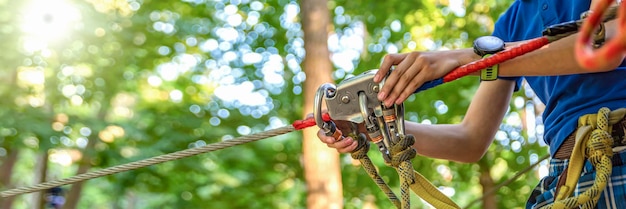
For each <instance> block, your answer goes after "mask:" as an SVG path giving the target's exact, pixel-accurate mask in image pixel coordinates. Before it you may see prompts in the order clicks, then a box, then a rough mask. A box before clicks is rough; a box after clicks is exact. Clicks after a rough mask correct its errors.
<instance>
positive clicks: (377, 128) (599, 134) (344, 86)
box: [0, 0, 626, 209]
mask: <svg viewBox="0 0 626 209" xmlns="http://www.w3.org/2000/svg"><path fill="white" fill-rule="evenodd" d="M606 2H609V3H610V2H612V1H610V0H607V1H606ZM598 8H599V9H598V10H597V11H599V12H598V13H591V15H590V16H589V19H590V20H589V21H590V22H591V23H590V24H593V25H597V24H598V22H599V20H600V19H601V21H602V22H606V21H608V20H611V19H615V16H616V13H617V7H609V8H608V10H607V13H606V14H604V15H603V11H604V9H606V5H601V6H598ZM620 8H621V10H620V17H619V21H618V22H620V25H619V26H620V28H619V31H620V33H619V34H620V36H618V38H616V39H613V40H611V41H610V42H609V43H608V44H607V46H606V49H600V50H598V54H594V55H593V56H592V55H591V53H590V49H589V47H588V46H586V44H587V43H588V42H589V40H590V39H591V35H589V34H590V33H591V32H593V29H590V27H591V26H587V25H589V24H587V22H585V25H583V23H582V22H583V19H581V20H578V21H574V22H571V23H567V24H559V25H555V26H553V27H550V28H548V29H546V30H545V31H544V33H543V36H542V37H539V38H536V39H532V40H529V41H528V42H526V43H523V44H520V45H518V46H515V47H512V48H509V49H506V50H504V51H501V52H498V53H496V54H494V55H492V56H490V57H487V58H484V59H481V60H478V61H475V62H472V63H469V64H467V65H463V66H460V67H458V68H456V69H454V70H453V71H451V72H450V73H448V74H446V75H445V76H443V77H442V78H439V79H435V80H432V81H429V82H426V83H425V84H424V85H422V86H421V87H420V88H418V89H417V90H416V91H415V93H417V92H420V91H423V90H426V89H430V88H432V87H435V86H438V85H440V84H443V83H447V82H450V81H454V80H456V79H459V78H461V77H463V76H466V75H469V74H471V73H473V72H476V71H479V70H481V69H484V68H486V67H489V66H493V65H496V64H499V63H501V62H504V61H506V60H509V59H512V58H515V57H517V56H521V55H523V54H526V53H528V52H531V51H534V50H536V49H539V48H541V47H543V46H544V45H546V44H549V43H551V42H554V41H557V40H559V39H561V38H564V37H566V36H569V35H571V34H573V33H576V32H577V31H578V30H579V28H580V26H581V25H583V29H582V31H583V32H584V33H583V34H585V35H581V38H580V40H579V44H578V45H577V56H578V57H579V60H582V62H585V63H587V64H589V63H592V64H594V62H592V61H589V59H604V58H606V59H604V60H608V59H615V57H619V56H617V55H614V54H610V53H615V52H617V51H620V50H621V51H624V50H625V48H626V44H624V43H625V42H626V41H624V40H625V39H624V38H622V39H620V38H619V37H626V32H624V31H626V30H625V29H624V28H622V27H625V28H626V17H625V16H626V6H624V5H622V6H621V7H620ZM600 17H601V18H600ZM603 32H604V31H603V27H601V28H600V30H599V31H597V32H596V34H595V35H594V44H596V45H600V44H601V43H602V42H603V41H604V40H603V37H604V33H603ZM620 44H621V45H620ZM581 47H582V48H581ZM579 48H581V49H582V52H584V53H579ZM607 53H609V54H607ZM621 55H623V53H622V54H621ZM595 56H599V57H602V58H596V57H595ZM604 60H602V61H599V63H600V64H597V63H595V64H596V65H589V66H592V67H597V66H602V65H601V64H602V63H604V62H603V61H604ZM375 73H376V71H367V72H365V73H362V74H360V75H358V76H354V77H351V78H348V79H345V80H343V81H342V82H340V83H339V85H338V86H335V85H333V84H328V83H327V84H323V85H321V86H320V87H319V89H318V91H317V93H316V95H315V97H316V100H315V104H314V117H313V118H310V119H305V120H298V121H295V122H294V123H293V124H291V125H289V126H285V127H281V128H277V129H272V130H269V131H265V132H260V133H256V134H251V135H246V136H242V137H238V138H235V139H232V140H226V141H222V142H218V143H214V144H209V145H206V146H202V147H196V148H191V149H186V150H182V151H178V152H174V153H169V154H165V155H161V156H156V157H153V158H148V159H145V160H141V161H136V162H131V163H127V164H122V165H118V166H113V167H109V168H105V169H101V170H96V171H92V172H88V173H84V174H79V175H76V176H73V177H70V178H66V179H61V180H56V181H50V182H44V183H40V184H37V185H33V186H27V187H20V188H15V189H10V190H6V191H2V192H0V197H1V198H8V197H12V196H15V195H20V194H25V193H31V192H36V191H41V190H46V189H50V188H54V187H58V186H62V185H67V184H73V183H77V182H81V181H85V180H89V179H93V178H98V177H102V176H106V175H111V174H115V173H119V172H124V171H129V170H134V169H138V168H142V167H147V166H150V165H155V164H159V163H163V162H168V161H173V160H177V159H181V158H186V157H190V156H194V155H198V154H202V153H206V152H211V151H215V150H219V149H224V148H228V147H232V146H236V145H240V144H244V143H248V142H253V141H258V140H261V139H265V138H269V137H273V136H278V135H282V134H286V133H290V132H293V131H297V130H301V129H304V128H307V127H311V126H315V125H317V126H318V127H319V128H320V129H322V130H323V131H324V133H325V134H326V135H327V136H332V137H333V138H335V139H336V140H342V139H343V137H344V134H343V133H342V131H341V130H339V129H338V128H337V125H336V124H335V121H343V122H348V123H350V124H351V130H350V131H349V132H348V133H347V134H345V135H347V136H351V137H353V138H354V139H355V140H357V142H358V146H357V147H356V149H355V150H354V151H353V152H352V153H351V155H352V157H353V158H354V159H357V160H359V161H360V162H361V165H362V166H363V168H364V169H365V171H366V172H367V174H368V175H369V176H370V177H372V179H373V180H374V182H375V183H376V185H377V186H378V187H379V188H380V189H381V190H382V191H383V192H384V193H385V194H386V195H387V197H388V198H389V199H390V201H391V202H392V203H393V204H394V205H395V206H396V207H397V208H403V209H404V208H410V191H409V189H410V190H412V191H413V192H415V193H416V194H417V195H418V196H420V197H421V198H422V199H423V200H425V201H426V202H428V203H429V204H431V205H432V206H434V207H436V208H460V207H459V206H458V205H456V203H454V202H453V201H452V200H450V198H449V197H447V196H446V195H444V194H443V193H442V192H441V191H439V190H438V189H437V188H436V187H435V186H434V185H433V184H432V183H430V182H429V181H428V180H427V179H426V178H424V177H423V176H422V175H421V174H420V173H418V172H417V171H414V170H413V166H412V163H411V159H413V158H414V157H415V156H416V151H415V149H413V148H412V145H413V143H414V140H415V139H414V136H412V135H406V134H405V130H404V106H403V104H399V105H398V104H395V105H394V106H392V107H386V106H384V105H382V103H381V102H380V101H378V99H377V96H376V95H377V93H378V91H379V89H380V87H381V85H383V83H384V81H383V83H375V82H373V76H374V75H375ZM322 102H325V104H326V106H327V109H328V113H327V114H322V112H321V107H322ZM624 112H626V111H624ZM614 117H618V116H614V114H613V113H610V114H609V113H608V109H601V110H600V112H599V113H598V116H596V117H592V116H588V117H585V119H582V120H581V124H582V128H581V129H583V130H587V131H590V130H591V129H596V130H593V132H591V139H589V140H581V141H580V142H579V141H577V145H576V148H575V150H574V153H573V154H572V157H571V159H570V161H571V163H573V165H572V169H570V171H573V172H571V173H568V176H567V178H568V179H567V182H566V184H565V186H563V188H562V189H561V191H559V195H558V199H557V200H558V201H557V202H555V203H554V205H550V206H547V207H546V208H565V207H570V206H575V205H581V204H582V205H583V206H584V207H583V208H586V207H593V206H595V204H596V202H597V198H598V197H599V192H600V191H602V189H603V188H604V187H605V186H606V182H607V178H608V175H609V174H610V173H611V164H610V160H608V161H607V159H609V158H610V156H611V155H612V152H611V149H610V148H611V145H610V142H606V141H607V135H606V133H605V132H606V131H607V129H610V127H609V126H608V125H607V121H609V122H610V121H613V120H614V119H613V118H614ZM622 117H623V114H622ZM331 118H332V120H331ZM593 121H597V122H595V123H594V122H593ZM583 122H584V123H583ZM610 123H612V122H610ZM359 125H363V126H365V129H366V133H360V132H359V131H358V130H359V129H358V126H359ZM607 127H608V128H607ZM582 133H587V132H581V134H582ZM583 135H585V136H587V135H588V134H583ZM608 137H611V136H610V135H608ZM368 138H369V140H370V141H371V142H373V143H374V144H376V145H377V146H378V150H379V151H380V152H381V153H382V156H383V159H384V161H385V163H386V164H387V165H389V166H391V167H393V168H395V169H396V171H397V172H398V175H399V177H400V182H401V183H400V194H401V196H400V198H401V199H398V197H397V196H396V195H395V193H394V192H393V191H392V190H391V188H390V187H389V185H387V184H386V183H385V181H384V180H383V179H382V177H381V176H380V175H379V174H378V172H377V170H376V167H375V166H374V164H373V163H372V161H371V159H370V158H369V157H368V155H367V151H368V150H369V142H368ZM583 138H585V137H583ZM587 138H589V137H587ZM609 141H610V140H609ZM607 147H608V148H607ZM584 158H589V160H590V161H591V162H592V163H593V164H594V166H596V168H597V170H598V177H597V181H596V182H595V183H594V187H592V189H589V190H588V192H585V193H583V194H581V195H579V196H577V197H569V196H570V195H571V193H572V191H573V188H574V186H575V184H576V182H577V180H578V177H579V176H580V175H578V174H580V168H581V167H582V162H581V161H584ZM607 163H608V164H607ZM527 170H528V171H529V170H530V169H527ZM520 175H521V174H520ZM516 176H519V175H516ZM505 183H506V182H505ZM501 185H502V184H501ZM499 186H500V185H499Z"/></svg>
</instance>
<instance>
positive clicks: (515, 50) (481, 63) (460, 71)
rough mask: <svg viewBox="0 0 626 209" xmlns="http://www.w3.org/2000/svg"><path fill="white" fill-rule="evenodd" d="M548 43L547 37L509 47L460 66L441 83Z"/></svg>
mask: <svg viewBox="0 0 626 209" xmlns="http://www.w3.org/2000/svg"><path fill="white" fill-rule="evenodd" d="M548 43H550V40H548V38H547V37H545V36H542V37H539V38H535V39H531V40H529V41H528V42H526V43H523V44H520V45H517V46H515V47H511V48H509V49H506V50H504V51H501V52H498V53H496V54H494V55H492V56H490V57H487V58H484V59H480V60H477V61H474V62H470V63H468V64H466V65H463V66H460V67H458V68H456V69H454V70H452V71H451V72H449V73H448V74H447V75H445V76H444V77H443V82H444V83H446V82H450V81H453V80H456V79H459V78H461V77H463V76H466V75H469V74H471V73H473V72H476V71H479V70H482V69H485V68H487V67H490V66H494V65H497V64H500V63H502V62H505V61H507V60H510V59H513V58H515V57H518V56H521V55H524V54H526V53H528V52H532V51H534V50H537V49H539V48H541V47H543V46H545V45H546V44H548Z"/></svg>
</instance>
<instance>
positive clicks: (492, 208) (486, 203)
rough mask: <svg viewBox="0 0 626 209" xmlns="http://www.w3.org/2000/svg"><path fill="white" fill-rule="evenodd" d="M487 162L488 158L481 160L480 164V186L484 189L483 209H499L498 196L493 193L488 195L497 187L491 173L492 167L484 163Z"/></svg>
mask: <svg viewBox="0 0 626 209" xmlns="http://www.w3.org/2000/svg"><path fill="white" fill-rule="evenodd" d="M485 160H486V157H483V159H481V160H480V162H479V163H478V165H479V167H480V168H479V170H480V179H479V182H480V185H481V186H482V187H483V199H482V201H483V209H497V208H498V202H497V200H496V194H495V193H491V194H487V192H489V191H491V190H493V189H494V187H495V183H494V181H493V177H491V173H490V172H489V171H490V170H491V167H490V166H489V164H488V163H486V162H484V161H485Z"/></svg>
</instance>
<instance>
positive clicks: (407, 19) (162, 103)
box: [0, 0, 545, 208]
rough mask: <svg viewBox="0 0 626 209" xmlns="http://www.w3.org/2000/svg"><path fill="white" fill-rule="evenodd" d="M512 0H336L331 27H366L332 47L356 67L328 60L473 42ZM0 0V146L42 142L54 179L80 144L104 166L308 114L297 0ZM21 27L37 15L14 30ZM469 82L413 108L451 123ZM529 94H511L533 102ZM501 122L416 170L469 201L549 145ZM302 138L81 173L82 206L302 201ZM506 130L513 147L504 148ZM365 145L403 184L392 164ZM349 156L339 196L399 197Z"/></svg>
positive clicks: (528, 180) (25, 178) (419, 117)
mask: <svg viewBox="0 0 626 209" xmlns="http://www.w3.org/2000/svg"><path fill="white" fill-rule="evenodd" d="M45 2H48V3H45ZM50 2H52V3H50ZM111 2H115V3H116V4H110V3H111ZM508 4H510V1H495V0H488V1H469V2H464V3H463V5H462V6H459V5H456V4H454V3H453V1H443V0H441V1H439V0H437V1H435V0H428V1H398V0H390V1H344V0H337V1H329V4H328V5H329V9H330V10H331V11H332V12H331V14H332V15H333V20H334V21H333V22H334V28H332V32H333V34H334V35H335V38H337V39H338V40H342V41H345V40H344V39H341V38H347V39H352V38H354V37H358V36H359V35H358V34H361V35H360V36H361V38H360V39H362V40H361V41H360V42H361V43H362V44H363V46H362V47H360V48H359V47H357V46H358V45H354V46H350V45H349V44H341V46H342V47H339V48H333V49H332V50H333V53H334V54H335V55H336V54H341V53H342V52H345V51H346V49H347V48H349V49H350V50H353V51H354V52H356V53H353V54H352V55H353V56H352V57H348V58H345V57H344V59H347V60H349V64H346V63H340V62H339V61H338V60H337V59H333V60H335V66H336V67H337V70H336V72H335V74H334V78H335V79H336V80H337V81H340V80H342V79H344V78H346V77H348V76H351V75H354V74H358V73H361V72H363V71H366V70H370V69H376V68H378V64H379V63H380V62H379V61H380V60H381V59H382V57H383V56H384V55H385V54H387V53H396V52H406V51H411V50H440V49H452V48H460V47H468V46H469V45H470V43H471V40H473V39H474V38H476V37H478V36H481V35H486V34H489V33H490V31H491V30H492V27H493V21H494V20H495V18H497V16H498V15H499V14H500V13H501V12H502V11H504V9H505V8H506V7H507V6H508ZM42 5H43V6H42ZM64 5H69V6H66V7H63V6H64ZM37 6H39V7H37ZM29 8H31V9H32V8H38V10H29ZM67 8H73V9H67ZM459 9H460V10H459ZM461 10H462V11H464V12H460V11H461ZM0 11H2V12H0V23H2V24H0V35H1V37H2V40H3V41H2V42H0V48H2V49H3V50H4V51H3V56H0V63H1V65H0V66H1V67H0V82H1V83H3V84H4V85H0V94H1V95H2V96H3V100H0V106H1V107H2V108H0V116H2V118H4V119H3V120H2V121H0V149H1V150H0V151H2V150H4V152H0V154H1V153H5V152H6V151H7V150H8V151H10V150H16V149H25V150H30V151H32V152H38V153H41V152H48V153H51V159H52V158H54V159H52V160H51V161H52V162H51V163H50V168H49V169H48V175H49V179H57V178H65V177H69V176H70V175H73V173H72V172H70V171H73V170H75V169H76V167H77V164H78V163H81V162H80V159H81V157H80V156H81V155H83V156H84V155H89V156H91V157H92V160H91V161H89V162H82V163H88V164H89V165H91V166H92V167H93V169H99V168H104V167H108V166H114V165H119V164H123V163H128V162H132V161H136V160H140V159H145V158H149V157H153V156H157V155H161V154H165V153H170V152H175V151H179V150H183V149H186V148H190V147H195V146H202V145H205V144H209V143H214V142H218V141H221V140H227V139H231V138H233V137H237V136H240V135H245V134H250V133H255V132H260V131H263V130H267V129H271V128H277V127H280V126H283V125H287V124H289V123H291V122H292V121H294V120H297V119H300V117H301V115H302V112H301V111H302V101H303V99H302V96H301V91H302V84H303V82H304V80H305V77H306V76H305V75H304V73H303V72H302V70H301V68H300V63H301V61H302V59H303V58H304V54H305V52H304V47H303V44H304V43H303V38H302V37H303V35H304V34H302V33H303V32H302V30H301V23H300V19H299V16H298V15H299V6H298V2H296V1H287V0H279V1H250V0H242V1H206V0H177V1H156V0H144V1H137V0H128V1H126V0H116V1H98V0H88V1H69V0H67V1H62V0H59V1H44V0H30V1H2V0H0ZM27 11H35V12H30V13H29V12H27ZM459 12H460V13H459ZM64 14H65V15H67V14H70V16H69V17H71V14H78V17H74V18H69V19H68V16H64ZM64 18H65V19H64ZM66 19H67V20H66ZM57 21H68V22H65V23H64V22H57ZM28 25H31V26H32V25H35V26H39V27H35V29H32V28H31V30H25V29H24V28H22V27H24V26H28ZM359 30H361V31H359ZM57 33H60V35H56V34H57ZM354 34H357V36H351V35H354ZM36 40H43V42H37V41H36ZM357 42H359V40H357ZM342 43H343V42H342ZM349 43H354V42H349ZM331 47H332V46H331ZM348 54H350V53H348ZM355 54H356V55H355ZM350 64H351V65H350ZM477 84H478V81H477V80H476V79H475V78H464V79H460V80H458V81H455V82H454V83H451V84H446V85H443V86H441V87H438V88H434V89H431V90H428V91H426V92H423V93H420V94H417V95H413V96H411V97H410V98H409V100H408V101H407V103H406V110H407V115H406V119H408V120H412V121H418V122H426V121H429V122H431V123H456V122H459V121H461V119H462V118H463V115H464V113H465V109H466V108H467V106H468V104H469V101H470V99H471V95H472V94H473V92H474V91H475V89H476V86H477ZM522 93H523V92H520V93H517V94H516V96H522V97H524V101H526V100H529V98H526V97H527V96H526V95H522ZM442 95H443V96H442ZM254 98H261V99H256V100H254ZM517 108H518V107H515V106H514V105H512V113H513V112H515V113H516V112H519V111H521V109H517ZM514 116H515V115H513V116H511V117H514ZM518 118H519V117H518ZM507 124H508V123H505V124H504V125H503V128H502V130H503V134H505V135H506V136H508V137H505V138H507V139H508V138H510V139H511V140H508V142H507V143H504V142H503V140H496V142H495V143H494V146H492V147H491V148H490V152H489V154H488V155H487V156H486V157H485V159H483V160H482V161H481V163H480V164H458V163H453V162H447V161H441V160H433V159H426V158H423V157H418V158H417V159H416V160H414V167H415V169H416V170H418V171H420V172H421V173H423V174H424V175H425V176H426V177H427V178H428V179H430V180H432V181H433V183H434V184H435V185H438V186H443V187H450V188H454V189H455V195H454V196H453V197H452V198H453V199H455V200H456V201H457V202H459V203H460V204H461V205H463V204H465V203H468V202H470V201H472V200H473V199H474V198H478V197H479V195H480V189H479V181H478V175H479V171H480V169H481V168H483V167H481V166H484V167H487V168H493V169H494V170H496V171H498V172H501V173H496V174H494V175H493V176H494V177H496V179H495V181H496V182H501V181H504V180H506V179H507V178H510V177H511V176H512V175H513V174H514V173H513V172H509V171H515V170H521V169H523V168H524V167H526V166H527V165H528V164H530V161H531V160H530V157H529V156H530V155H529V154H527V153H533V154H536V155H538V156H542V155H543V154H544V153H545V148H544V147H541V146H539V145H538V143H537V142H528V141H529V140H527V139H528V138H529V137H534V136H527V135H526V134H525V133H523V132H522V130H521V127H520V125H519V124H509V125H507ZM300 139H301V136H300V135H299V133H292V134H288V135H284V136H280V137H275V138H272V139H267V140H264V141H260V142H255V143H251V144H247V145H242V146H237V147H233V148H229V149H226V150H221V151H217V152H214V153H209V154H203V155H199V156H194V157H190V158H188V159H182V160H178V161H175V162H168V163H164V164H162V165H156V166H151V167H148V168H144V169H139V170H134V171H129V172H125V173H120V174H116V175H112V176H108V177H104V178H101V179H97V180H92V181H88V182H87V183H86V184H85V189H84V193H83V195H82V198H81V201H80V203H79V208H130V207H135V208H207V207H209V208H304V207H305V192H306V188H305V184H304V182H303V173H302V172H303V171H302V165H301V164H302V162H301V153H302V151H301V143H300V141H299V140H300ZM513 141H518V142H520V144H521V148H520V149H515V150H513V149H511V142H513ZM88 144H89V145H90V146H87V145H88ZM91 145H92V146H91ZM372 149H373V148H372ZM66 151H67V152H66ZM73 151H77V152H78V153H80V154H79V157H76V156H74V158H73V160H72V161H71V165H61V164H62V163H63V162H64V161H61V160H59V159H60V158H59V157H66V156H67V155H60V154H59V155H55V153H57V154H58V153H72V152H73ZM370 153H371V158H372V159H373V160H374V161H375V163H376V164H377V165H379V167H380V171H381V173H382V175H383V176H384V177H385V179H386V180H388V182H389V183H390V184H391V185H392V186H393V187H394V188H396V189H397V187H398V177H397V174H396V173H395V171H394V170H393V169H391V168H388V167H386V166H385V165H384V163H383V162H382V158H381V157H380V155H379V154H378V153H377V151H375V150H374V149H373V150H372V152H370ZM5 155H6V154H5ZM55 157H56V158H55ZM520 157H521V158H520ZM3 160H4V156H2V155H0V162H2V161H3ZM20 162H21V161H20ZM342 162H343V164H342V165H343V166H342V176H343V179H344V182H343V183H344V186H343V188H344V199H345V207H346V208H362V207H363V206H364V205H366V204H370V203H374V204H375V205H377V206H378V207H380V208H389V207H391V206H392V205H391V203H390V202H389V201H388V200H387V198H386V197H385V196H384V194H382V193H381V192H380V191H379V189H378V188H377V187H376V186H375V185H374V184H373V182H371V180H370V179H369V177H368V176H367V175H366V174H365V173H364V172H363V171H362V170H361V168H360V167H358V166H354V165H353V164H352V163H351V160H350V159H349V157H347V156H344V157H343V158H342ZM65 163H69V162H65ZM18 167H19V168H20V169H21V170H19V172H20V173H19V174H16V175H14V177H13V178H14V180H15V182H17V183H18V184H31V182H30V179H31V177H30V176H31V174H30V173H28V172H26V171H23V170H29V169H31V170H32V169H34V168H33V165H30V164H29V165H18ZM442 171H449V175H448V174H446V175H442ZM505 171H506V172H505ZM22 174H23V175H22ZM535 176H536V175H534V174H528V175H526V176H524V177H523V178H522V179H524V180H519V181H516V182H514V183H513V184H511V185H509V186H507V187H505V188H504V189H502V190H500V191H499V192H498V198H499V200H500V201H499V205H498V206H499V207H501V208H509V207H516V206H521V205H523V202H524V201H525V198H526V196H527V194H528V192H530V191H529V187H530V186H529V185H534V184H535V183H536V177H535ZM64 188H65V189H67V188H69V187H64ZM2 189H4V188H2ZM396 191H397V190H396ZM20 201H22V202H20V203H18V204H16V205H18V206H20V205H27V203H25V201H26V200H25V199H21V200H20ZM413 203H414V204H416V205H417V206H418V207H421V206H424V205H423V203H421V201H419V200H417V199H414V200H413Z"/></svg>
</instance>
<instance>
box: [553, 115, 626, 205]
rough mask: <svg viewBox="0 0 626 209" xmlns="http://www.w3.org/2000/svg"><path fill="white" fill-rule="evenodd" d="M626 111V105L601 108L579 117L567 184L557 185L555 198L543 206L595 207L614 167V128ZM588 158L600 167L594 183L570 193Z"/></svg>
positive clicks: (596, 166)
mask: <svg viewBox="0 0 626 209" xmlns="http://www.w3.org/2000/svg"><path fill="white" fill-rule="evenodd" d="M625 115H626V109H618V110H615V111H613V112H611V111H610V110H609V109H608V108H601V109H600V110H598V113H597V114H589V115H584V116H582V117H580V118H579V119H578V130H577V131H576V144H575V145H574V149H573V150H572V154H571V156H570V158H569V167H568V168H567V171H566V172H567V173H566V175H565V176H563V175H561V177H560V178H565V184H564V185H561V186H560V187H557V192H556V196H555V201H554V203H552V204H549V205H546V206H544V207H542V209H562V208H576V207H580V208H595V207H596V204H597V202H598V198H600V194H601V193H602V191H603V190H604V188H605V187H606V185H607V182H608V180H609V177H610V175H611V171H612V169H613V167H612V163H611V157H612V156H613V148H612V147H613V138H612V136H611V134H610V133H611V128H612V127H613V125H614V124H615V123H617V122H619V121H621V120H622V119H624V116H625ZM585 159H588V160H589V162H590V163H591V164H592V165H593V167H595V169H596V178H595V181H594V182H593V185H592V186H591V187H590V188H589V189H587V190H585V191H584V192H583V193H581V194H579V195H578V196H573V197H570V195H571V194H572V193H573V191H574V189H575V188H576V184H577V183H578V179H579V178H580V173H581V171H582V168H583V166H584V164H585Z"/></svg>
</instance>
